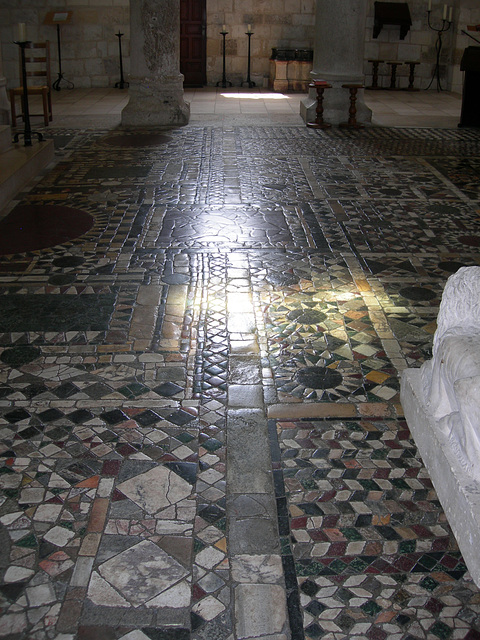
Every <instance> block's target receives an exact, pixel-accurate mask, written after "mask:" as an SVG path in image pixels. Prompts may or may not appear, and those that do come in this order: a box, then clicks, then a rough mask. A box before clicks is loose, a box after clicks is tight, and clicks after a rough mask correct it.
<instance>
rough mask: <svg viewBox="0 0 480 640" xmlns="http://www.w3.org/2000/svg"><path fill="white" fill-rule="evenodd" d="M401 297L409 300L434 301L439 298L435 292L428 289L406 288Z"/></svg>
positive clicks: (401, 291)
mask: <svg viewBox="0 0 480 640" xmlns="http://www.w3.org/2000/svg"><path fill="white" fill-rule="evenodd" d="M400 295H401V296H403V297H404V298H408V299H409V300H433V298H436V297H437V294H436V293H435V291H432V289H427V288H426V287H405V289H401V290H400Z"/></svg>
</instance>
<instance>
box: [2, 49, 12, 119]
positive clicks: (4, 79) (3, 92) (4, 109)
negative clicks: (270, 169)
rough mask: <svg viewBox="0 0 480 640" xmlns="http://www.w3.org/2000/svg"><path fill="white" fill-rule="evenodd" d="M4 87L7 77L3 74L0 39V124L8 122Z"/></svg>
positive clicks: (5, 89)
mask: <svg viewBox="0 0 480 640" xmlns="http://www.w3.org/2000/svg"><path fill="white" fill-rule="evenodd" d="M6 87H7V79H6V78H5V76H4V75H3V64H2V43H1V41H0V124H10V103H9V101H8V97H7V88H6Z"/></svg>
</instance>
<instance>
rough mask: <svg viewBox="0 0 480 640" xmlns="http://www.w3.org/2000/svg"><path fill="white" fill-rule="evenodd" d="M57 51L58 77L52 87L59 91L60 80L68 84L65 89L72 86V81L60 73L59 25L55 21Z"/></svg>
mask: <svg viewBox="0 0 480 640" xmlns="http://www.w3.org/2000/svg"><path fill="white" fill-rule="evenodd" d="M57 52H58V78H57V79H56V80H55V82H54V83H53V84H52V88H53V89H55V91H60V89H61V87H60V82H62V80H63V82H66V83H67V85H68V86H67V89H73V88H74V84H73V82H70V80H67V79H66V78H64V77H63V73H62V53H61V48H60V25H59V24H58V23H57Z"/></svg>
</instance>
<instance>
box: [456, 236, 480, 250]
mask: <svg viewBox="0 0 480 640" xmlns="http://www.w3.org/2000/svg"><path fill="white" fill-rule="evenodd" d="M458 241H459V242H461V243H462V244H466V245H467V246H469V247H480V237H479V236H459V238H458Z"/></svg>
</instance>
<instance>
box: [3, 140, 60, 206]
mask: <svg viewBox="0 0 480 640" xmlns="http://www.w3.org/2000/svg"><path fill="white" fill-rule="evenodd" d="M53 157H54V143H53V140H44V141H43V142H35V143H34V144H33V145H32V146H31V147H25V146H20V143H19V144H17V145H15V146H13V147H12V148H11V149H9V150H7V151H5V152H4V153H2V154H1V155H0V210H2V209H3V208H4V207H5V206H6V205H7V204H8V202H9V201H10V200H12V199H13V198H14V197H15V195H16V194H17V193H18V192H19V191H21V190H22V189H23V188H24V187H25V185H26V184H27V183H28V182H29V181H30V180H31V179H32V178H34V177H35V176H36V175H38V174H39V173H40V171H42V170H43V169H45V167H46V166H47V165H48V164H49V163H50V162H51V161H52V160H53Z"/></svg>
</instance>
